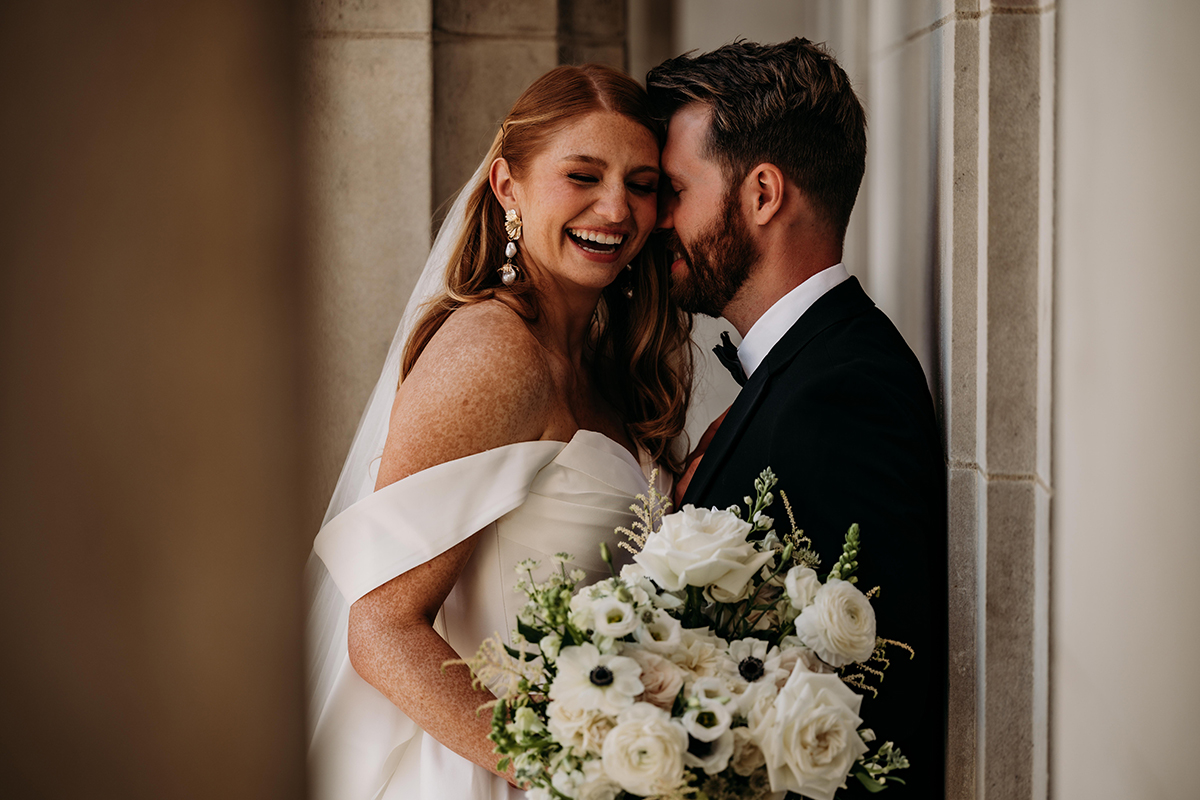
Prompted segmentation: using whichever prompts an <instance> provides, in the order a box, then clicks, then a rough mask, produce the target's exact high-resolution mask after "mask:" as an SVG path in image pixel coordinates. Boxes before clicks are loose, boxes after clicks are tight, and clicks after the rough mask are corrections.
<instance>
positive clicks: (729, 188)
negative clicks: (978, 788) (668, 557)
mask: <svg viewBox="0 0 1200 800" xmlns="http://www.w3.org/2000/svg"><path fill="white" fill-rule="evenodd" d="M647 87H648V89H649V92H650V97H651V101H652V102H653V103H654V104H655V105H656V107H657V109H658V111H659V112H660V114H661V116H662V118H663V119H666V120H669V123H668V136H667V143H666V146H665V147H664V149H663V153H662V166H663V172H664V181H669V184H670V189H671V191H669V192H664V193H663V200H662V203H663V205H662V208H661V212H660V220H659V225H660V227H661V228H663V229H667V230H668V231H671V236H670V239H671V242H672V247H673V249H674V251H675V257H676V260H675V262H674V263H673V264H672V267H671V279H672V286H673V291H674V293H675V294H676V296H677V298H678V300H679V302H680V304H681V305H682V306H683V307H684V308H686V309H689V310H691V311H695V312H699V313H702V314H707V315H709V316H714V317H716V316H723V317H725V319H727V320H728V321H729V322H730V323H732V325H733V327H734V328H736V329H737V331H738V333H739V334H741V336H742V344H741V346H740V347H739V348H738V349H737V350H736V352H734V351H733V347H732V345H730V344H729V343H728V340H726V341H725V345H724V346H723V347H719V348H717V349H718V356H720V357H721V358H722V361H723V362H727V366H730V368H731V371H732V372H734V373H735V378H736V379H737V380H738V381H739V382H741V383H743V387H742V390H741V393H740V394H739V395H738V397H737V399H736V400H735V401H734V403H733V405H732V406H731V407H730V408H729V410H728V411H727V412H726V414H725V415H723V418H722V419H719V420H718V421H717V422H716V423H714V426H713V428H710V430H709V434H706V435H705V437H704V439H702V440H701V445H700V448H698V452H697V453H696V454H694V455H693V458H692V460H691V463H690V464H689V470H688V473H686V474H685V475H684V480H686V481H688V482H687V485H686V488H685V492H684V494H683V498H682V502H683V503H692V504H695V505H698V506H717V507H720V508H725V507H727V506H730V505H733V504H736V503H740V502H741V501H742V498H743V496H745V495H747V494H749V495H753V493H754V492H753V482H754V478H755V477H756V476H757V475H758V474H759V473H760V472H761V471H762V470H763V469H764V468H766V467H770V468H771V469H772V470H774V472H775V474H776V475H777V476H778V477H779V485H778V487H777V489H776V496H777V497H778V494H779V490H782V491H783V492H784V493H785V494H786V495H787V498H788V500H789V502H790V503H791V507H792V510H793V512H794V514H795V519H796V524H797V526H799V527H800V528H802V529H803V530H804V532H805V534H806V535H807V536H808V537H809V538H810V539H811V540H812V541H813V547H814V549H815V550H816V551H817V552H818V554H819V555H820V556H821V558H822V566H823V567H824V569H825V570H828V569H829V568H830V567H831V566H832V565H833V564H834V562H835V561H836V560H837V558H838V556H839V555H840V554H841V545H842V542H843V537H844V535H845V533H846V529H847V528H848V527H849V526H850V525H851V523H858V524H859V526H860V528H861V533H862V545H861V555H860V557H859V562H860V567H859V571H858V577H859V582H858V586H859V587H860V588H862V589H863V591H867V590H869V589H871V588H872V587H875V586H878V587H880V593H879V595H878V597H877V598H876V599H874V600H873V603H872V605H873V606H874V607H875V610H876V616H877V620H878V631H879V635H881V636H884V637H887V638H888V639H894V640H899V641H902V642H904V643H906V644H908V645H909V646H911V647H912V649H913V651H914V652H915V657H914V658H912V659H911V660H910V659H909V657H908V654H907V653H905V652H904V651H903V650H900V649H898V648H891V649H890V650H889V652H888V655H889V656H890V658H891V666H890V668H889V669H888V670H887V672H886V678H885V679H884V680H883V681H882V684H881V685H880V686H879V689H880V692H879V696H878V698H872V697H871V696H870V694H869V693H868V694H867V696H866V698H865V699H864V702H863V706H862V716H863V718H864V720H865V721H866V724H867V725H868V726H870V727H871V728H873V729H874V730H875V731H876V733H877V734H878V736H879V738H880V741H887V740H891V741H894V742H895V743H896V746H897V747H899V748H900V749H901V751H902V752H903V753H904V754H905V755H907V756H908V757H909V759H910V761H911V763H912V767H911V768H910V769H908V770H904V771H902V772H900V773H898V776H899V777H902V778H904V779H905V780H906V781H907V785H906V786H899V785H894V784H893V785H892V786H891V788H890V789H889V791H888V792H887V797H888V800H903V799H904V798H921V799H922V800H926V799H927V798H935V797H941V796H943V791H944V790H943V781H944V778H943V773H944V764H943V762H944V755H943V753H944V737H945V733H944V731H945V723H946V720H945V717H946V670H947V663H946V662H947V650H946V593H947V566H946V502H945V488H944V486H945V484H944V477H943V476H944V467H945V462H944V461H943V458H942V454H941V444H940V436H939V431H938V424H937V422H936V420H935V418H934V411H933V403H932V401H931V400H930V396H929V390H928V388H927V385H926V382H925V376H924V374H923V373H922V371H921V365H920V363H919V362H918V361H917V359H916V357H915V356H914V355H913V353H912V351H911V350H910V349H909V348H908V346H907V345H906V344H905V342H904V339H903V338H901V336H900V334H899V333H898V332H897V330H896V328H895V327H894V326H893V325H892V323H891V322H890V321H889V320H888V318H887V317H886V316H885V315H884V314H883V312H881V311H880V310H879V309H877V308H875V305H874V303H872V302H871V299H870V298H869V297H867V295H866V294H865V293H864V292H863V290H862V287H861V286H860V285H859V283H858V280H857V279H855V278H853V277H850V276H849V275H848V273H847V271H846V268H845V266H843V264H842V263H841V261H842V243H843V239H844V238H845V234H846V226H847V223H848V222H849V219H850V211H851V209H852V208H853V206H854V200H855V197H856V195H857V194H858V187H859V184H860V183H861V181H862V176H863V169H864V165H865V159H866V122H865V118H864V114H863V109H862V106H861V105H860V104H859V102H858V98H857V97H855V95H854V91H853V90H852V89H851V88H850V82H849V80H848V79H847V77H846V73H845V72H844V71H843V70H842V69H841V67H839V66H838V64H837V63H836V62H835V61H834V59H833V58H832V57H831V56H830V55H829V54H828V53H827V52H826V51H825V50H824V49H823V48H822V47H820V46H819V45H815V44H813V43H811V42H809V41H807V40H805V39H793V40H792V41H790V42H785V43H783V44H777V45H759V44H754V43H751V42H736V43H734V44H730V45H726V46H725V47H722V48H720V49H719V50H716V51H714V52H712V53H706V54H703V55H699V56H696V57H694V58H691V57H688V56H680V57H678V58H674V59H671V60H669V61H667V62H665V63H663V64H662V65H661V66H659V67H657V68H655V69H653V70H651V71H650V74H649V75H648V76H647ZM714 431H715V433H714ZM772 512H773V516H774V517H775V519H776V526H777V528H782V529H784V530H786V528H787V526H788V523H787V519H786V514H785V512H784V509H783V508H782V503H780V502H778V501H777V502H776V505H775V506H773V507H772ZM850 784H851V785H850V790H851V791H850V792H849V796H852V797H859V796H865V794H866V792H865V791H863V787H862V786H861V785H859V784H858V782H857V781H856V780H854V779H851V781H850Z"/></svg>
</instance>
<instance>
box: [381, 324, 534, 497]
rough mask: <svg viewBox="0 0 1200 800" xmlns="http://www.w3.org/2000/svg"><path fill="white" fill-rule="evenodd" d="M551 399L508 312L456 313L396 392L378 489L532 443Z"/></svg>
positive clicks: (527, 337) (527, 336)
mask: <svg viewBox="0 0 1200 800" xmlns="http://www.w3.org/2000/svg"><path fill="white" fill-rule="evenodd" d="M552 396H553V395H552V391H551V384H550V371H549V366H548V363H547V361H546V357H545V353H544V351H543V350H542V347H541V345H540V344H539V343H538V341H537V339H536V338H535V337H534V336H533V333H532V332H531V331H530V330H529V327H528V326H527V325H526V324H525V322H524V320H522V319H521V317H520V316H519V315H518V314H517V313H516V312H515V311H513V310H512V309H511V308H509V307H508V306H506V305H504V304H503V303H500V302H498V301H486V302H483V303H476V304H474V305H471V306H466V307H464V308H460V309H458V310H456V311H455V312H454V313H452V314H451V315H450V317H449V318H448V319H447V320H446V322H445V323H444V324H443V325H442V327H441V328H440V329H438V331H437V333H435V334H434V335H433V337H432V338H431V339H430V340H429V343H428V344H427V345H426V346H425V350H424V351H423V352H422V353H421V356H420V358H418V359H417V362H416V364H415V365H414V366H413V369H412V371H411V372H410V373H409V374H408V376H407V377H406V378H405V379H404V382H403V383H402V384H401V386H400V389H399V391H398V392H397V393H396V401H395V404H394V405H393V407H392V419H391V426H390V428H389V432H388V440H387V445H386V446H385V448H384V458H383V463H382V464H381V465H380V474H379V485H386V484H387V483H391V482H392V481H394V480H399V479H400V478H402V477H404V476H405V475H409V474H412V473H413V472H417V471H419V470H422V469H425V468H427V467H430V466H433V465H434V464H440V463H443V462H445V461H451V460H453V459H456V458H462V457H463V456H467V455H471V454H473V453H479V452H482V451H484V450H489V449H491V448H494V447H501V446H503V445H506V444H512V443H514V442H521V441H535V440H537V439H540V438H541V437H542V435H543V434H544V433H545V431H546V427H547V422H548V419H549V410H550V400H551V397H552Z"/></svg>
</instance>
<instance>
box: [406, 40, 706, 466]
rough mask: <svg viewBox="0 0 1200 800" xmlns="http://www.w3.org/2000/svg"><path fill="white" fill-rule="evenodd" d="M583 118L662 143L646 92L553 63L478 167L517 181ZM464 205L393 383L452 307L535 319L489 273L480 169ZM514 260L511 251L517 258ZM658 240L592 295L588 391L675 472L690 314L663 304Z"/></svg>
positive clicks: (489, 197)
mask: <svg viewBox="0 0 1200 800" xmlns="http://www.w3.org/2000/svg"><path fill="white" fill-rule="evenodd" d="M593 111H615V112H617V113H619V114H622V115H624V116H626V117H628V118H629V119H631V120H633V121H634V122H636V123H638V124H639V125H642V126H643V127H645V128H646V129H647V130H649V131H650V132H651V133H653V134H654V136H655V138H656V139H657V140H658V143H659V146H660V147H661V146H662V143H663V139H664V133H663V128H662V124H661V123H660V122H658V121H657V120H655V119H654V117H653V115H652V114H651V113H650V106H649V104H648V102H647V99H646V93H645V91H644V90H643V89H642V87H641V86H639V85H638V84H637V83H636V82H635V81H634V80H633V79H632V78H630V77H629V76H627V75H625V74H623V73H621V72H618V71H617V70H615V69H612V68H611V67H606V66H603V65H599V64H586V65H584V66H580V67H575V66H562V67H558V68H556V69H553V70H551V71H550V72H548V73H546V74H545V75H543V76H542V77H541V78H538V79H537V80H536V81H534V83H533V85H531V86H530V87H529V88H528V89H526V90H525V92H524V94H522V95H521V96H520V97H519V98H518V99H517V102H516V103H515V104H514V105H513V107H512V110H511V111H509V112H508V116H507V117H505V119H504V123H503V124H502V125H501V126H500V130H499V131H498V132H497V133H496V138H495V140H494V141H493V142H492V146H491V149H490V150H489V151H488V154H487V158H486V161H485V163H488V164H490V163H492V162H493V161H494V160H495V159H497V158H504V159H505V160H506V161H507V162H508V165H509V169H510V171H511V172H512V174H513V175H514V177H517V178H518V179H519V178H520V177H521V176H522V175H523V174H525V170H526V169H528V167H529V164H530V162H531V161H532V159H533V157H534V156H536V155H537V154H538V153H539V152H540V151H541V150H542V148H543V147H544V146H545V145H546V143H547V140H548V139H549V138H550V137H552V136H553V135H554V134H555V133H557V132H558V131H559V130H561V129H562V128H563V127H564V126H565V125H566V124H568V123H569V122H570V121H571V120H572V119H574V118H576V117H579V116H582V115H583V114H588V113H591V112H593ZM482 172H483V175H482V178H481V179H480V180H479V182H478V183H477V184H476V185H474V186H471V185H468V186H466V187H464V188H463V191H464V192H470V196H469V198H468V200H467V206H466V211H465V212H464V213H465V218H466V221H465V224H464V226H463V232H462V235H461V236H460V237H459V240H458V242H457V243H456V244H455V247H454V251H453V253H452V255H451V257H450V261H449V264H448V266H447V271H446V291H444V292H442V293H440V294H438V295H436V296H435V297H433V299H431V300H430V301H429V302H428V303H427V305H426V308H425V311H424V313H423V314H422V316H421V318H420V319H419V321H418V322H417V324H416V325H415V326H414V328H413V331H412V335H411V336H410V337H409V339H408V342H407V344H406V345H405V348H404V356H403V359H402V360H401V364H400V377H401V379H402V380H403V378H404V377H405V376H407V375H408V373H409V371H410V370H412V368H413V365H414V364H415V363H416V361H417V358H418V357H419V356H420V355H421V352H422V351H423V350H424V349H425V346H426V345H427V344H428V343H429V340H430V339H431V338H432V337H433V335H434V334H435V333H437V331H438V329H439V328H440V327H441V326H442V324H443V323H444V322H445V321H446V319H447V317H449V316H450V314H451V313H452V312H453V311H454V310H455V309H457V308H461V307H463V306H466V305H471V304H473V303H480V302H483V301H484V300H490V299H492V298H495V297H498V296H504V297H505V298H507V299H509V301H510V303H511V304H513V305H515V306H516V307H517V309H518V311H519V312H520V313H521V315H522V316H523V317H525V319H526V320H529V321H532V320H535V319H536V318H537V315H538V305H537V304H538V296H537V288H536V287H535V286H533V285H532V284H531V282H530V281H529V280H528V279H527V278H526V276H527V274H528V273H527V271H526V270H519V276H520V277H518V280H517V281H516V283H514V284H513V285H512V286H505V285H504V284H502V283H501V282H500V278H499V275H498V274H497V269H498V268H499V267H500V265H501V264H502V263H503V262H504V245H505V244H506V243H507V238H506V236H505V233H504V209H503V208H502V207H501V206H500V203H499V201H498V200H496V197H495V195H494V194H492V191H491V187H490V186H489V184H488V178H487V171H486V170H483V171H482ZM519 259H520V255H519V254H518V261H519ZM668 264H669V262H668V260H667V257H666V252H665V250H664V248H663V246H662V242H661V241H659V238H658V237H656V236H651V237H650V239H649V240H648V241H647V244H646V246H645V247H644V248H643V249H642V252H641V253H639V254H638V255H637V256H636V257H635V258H634V259H633V261H632V262H630V266H631V269H628V270H623V271H622V274H621V276H620V277H618V278H617V280H616V281H614V282H613V284H612V285H610V286H608V287H607V288H605V289H604V291H603V292H602V293H601V297H600V303H599V305H598V306H597V309H596V315H595V317H594V318H593V322H592V332H591V345H592V348H591V350H592V362H591V363H592V369H593V373H594V378H595V385H596V386H597V387H599V389H600V391H602V392H603V393H604V395H605V397H606V398H607V399H608V400H609V402H611V403H612V404H613V405H614V406H616V408H617V410H618V411H619V412H620V413H621V415H622V417H623V418H624V420H625V424H626V429H627V430H628V432H629V435H630V437H631V438H632V439H633V440H634V442H635V443H636V444H637V445H639V446H641V447H644V448H645V449H646V450H647V451H648V452H649V453H650V455H651V456H652V457H653V458H654V459H655V460H657V461H658V462H659V463H661V464H663V465H664V466H666V467H667V468H668V469H671V470H672V471H674V472H676V473H677V474H678V472H679V471H680V462H679V459H678V456H676V455H675V454H673V453H672V450H671V443H672V441H673V440H674V439H675V438H676V437H678V436H679V435H680V434H681V433H682V431H683V426H684V417H685V414H686V412H687V405H688V399H689V396H690V394H691V386H692V351H691V339H690V335H691V329H692V318H691V315H689V314H687V313H685V312H684V311H682V310H681V309H680V308H679V307H678V306H676V305H675V303H674V302H673V301H672V300H671V297H670V292H669V288H670V287H669V280H670V278H669V271H668Z"/></svg>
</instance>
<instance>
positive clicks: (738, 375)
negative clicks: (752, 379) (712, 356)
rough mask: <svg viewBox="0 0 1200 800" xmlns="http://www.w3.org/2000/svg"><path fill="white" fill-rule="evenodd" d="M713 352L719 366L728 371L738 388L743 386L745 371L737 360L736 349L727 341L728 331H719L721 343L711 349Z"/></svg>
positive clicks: (744, 383)
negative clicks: (719, 363)
mask: <svg viewBox="0 0 1200 800" xmlns="http://www.w3.org/2000/svg"><path fill="white" fill-rule="evenodd" d="M713 352H714V353H716V354H717V360H718V361H720V362H721V366H723V367H724V368H725V369H727V370H729V374H730V375H732V376H733V379H734V380H735V381H737V382H738V386H745V385H746V370H744V369H742V362H741V361H739V360H738V354H737V348H736V347H734V345H733V342H731V341H729V331H721V343H720V344H719V345H716V346H715V347H713Z"/></svg>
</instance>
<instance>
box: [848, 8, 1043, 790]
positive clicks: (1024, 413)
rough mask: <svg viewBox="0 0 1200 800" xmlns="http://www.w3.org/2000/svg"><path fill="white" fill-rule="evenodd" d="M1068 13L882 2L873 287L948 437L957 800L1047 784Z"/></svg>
mask: <svg viewBox="0 0 1200 800" xmlns="http://www.w3.org/2000/svg"><path fill="white" fill-rule="evenodd" d="M1055 17H1056V15H1055V12H1054V6H1053V4H1045V3H1042V4H1038V3H1026V2H998V1H997V2H986V0H985V2H983V3H978V2H967V1H965V0H958V2H954V3H952V2H949V0H947V1H946V2H941V3H933V4H923V5H919V6H918V5H916V4H895V3H890V2H886V1H885V0H874V2H873V3H872V6H871V16H870V25H871V41H872V48H871V52H872V58H873V65H872V72H871V76H872V77H871V83H870V93H869V97H868V109H869V113H870V114H871V117H870V119H871V125H872V130H871V135H870V140H869V141H870V146H871V150H872V154H871V155H870V156H869V159H870V160H869V162H868V168H867V173H868V180H869V181H870V183H869V187H870V218H869V228H870V232H869V238H870V248H871V255H872V258H871V269H872V273H871V279H872V280H871V287H872V291H873V292H874V294H875V297H876V299H877V301H878V302H879V304H880V306H881V307H883V308H884V309H885V310H886V311H888V313H889V315H891V316H892V317H893V319H894V320H895V321H896V322H897V324H898V325H899V327H900V329H901V331H902V332H904V334H905V336H906V337H907V338H908V339H909V342H910V344H912V345H913V347H914V349H915V350H916V351H917V353H918V355H919V356H920V357H921V358H922V360H923V362H924V363H925V366H926V372H927V374H929V375H930V377H931V378H932V380H933V383H934V386H935V397H936V398H937V400H938V401H939V404H940V406H941V410H942V416H943V423H944V431H945V437H946V441H945V446H946V455H947V464H948V484H949V501H950V504H949V519H950V553H949V555H950V687H949V688H950V698H949V699H950V703H949V726H950V727H949V731H950V736H949V743H948V745H949V753H948V764H947V797H951V798H1005V799H1006V800H1007V798H1039V797H1045V795H1046V788H1047V787H1046V781H1047V779H1046V770H1047V753H1048V749H1047V731H1048V723H1047V708H1048V641H1049V637H1048V629H1047V628H1048V619H1049V600H1048V598H1049V508H1050V492H1051V486H1052V484H1051V476H1050V438H1049V420H1050V387H1051V373H1050V351H1051V342H1052V330H1051V307H1052V303H1051V300H1052V293H1051V288H1052V280H1051V278H1052V242H1053V227H1052V221H1053V165H1054V142H1053V129H1054V127H1053V125H1054V102H1055V95H1054V66H1055V60H1054V59H1055V50H1054V41H1055V35H1054V24H1055Z"/></svg>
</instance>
